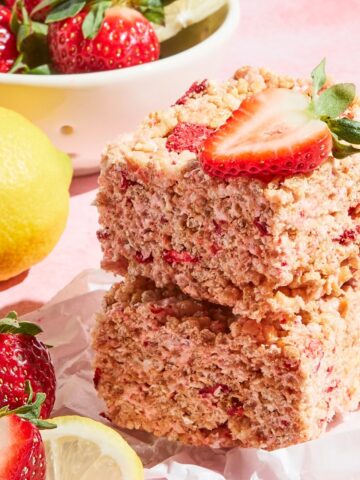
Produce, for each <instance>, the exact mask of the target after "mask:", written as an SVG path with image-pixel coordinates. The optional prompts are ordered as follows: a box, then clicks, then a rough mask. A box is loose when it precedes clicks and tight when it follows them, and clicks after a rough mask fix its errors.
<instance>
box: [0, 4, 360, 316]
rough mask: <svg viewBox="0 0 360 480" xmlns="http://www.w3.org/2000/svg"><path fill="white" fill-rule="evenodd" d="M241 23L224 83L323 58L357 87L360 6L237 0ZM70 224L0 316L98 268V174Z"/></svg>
mask: <svg viewBox="0 0 360 480" xmlns="http://www.w3.org/2000/svg"><path fill="white" fill-rule="evenodd" d="M240 3H241V6H242V18H241V24H240V25H239V29H238V33H237V35H236V38H234V41H233V42H232V43H231V45H230V46H229V47H228V49H227V50H226V51H225V52H224V69H223V70H222V72H219V77H226V76H229V75H231V73H232V72H233V71H234V70H235V69H236V68H237V67H239V66H240V65H244V64H246V65H248V64H252V65H263V66H267V67H269V68H271V69H273V70H276V71H279V72H283V73H288V74H291V75H300V76H307V75H308V74H309V72H310V71H311V69H312V68H313V67H314V66H315V65H316V64H317V63H318V62H319V61H320V60H321V59H322V58H323V57H327V61H328V68H327V69H328V72H330V73H331V75H332V76H334V77H336V78H337V79H339V80H344V81H353V82H355V83H357V85H358V86H360V61H359V45H360V28H359V25H360V1H359V0H347V1H346V2H339V1H338V0H326V1H325V0H296V1H295V0H292V1H289V0H241V1H240ZM71 192H72V197H71V212H70V217H69V221H68V225H67V228H66V231H65V233H64V235H63V236H62V238H61V240H60V242H59V243H58V245H57V246H56V248H55V249H54V250H53V252H52V253H51V254H50V255H49V256H48V257H47V258H46V259H45V260H44V261H43V262H41V263H40V264H38V265H36V266H35V267H33V268H32V269H31V270H30V271H29V273H28V275H27V276H26V275H23V276H22V277H21V278H19V279H16V281H18V282H19V283H17V284H15V285H14V283H15V281H13V282H8V283H7V284H4V283H3V284H1V283H0V312H1V311H6V310H8V309H9V308H15V309H17V310H18V311H19V313H23V312H25V311H30V310H33V309H34V308H37V307H38V306H40V305H41V304H43V303H45V302H47V301H48V300H50V299H51V298H52V297H53V296H54V295H55V294H56V293H57V292H58V291H59V290H60V289H61V288H62V287H64V286H65V285H66V284H67V283H69V281H70V280H71V279H72V278H73V277H74V276H75V275H77V274H78V273H79V272H80V271H81V270H84V269H86V268H96V267H98V266H99V262H100V248H99V246H98V243H97V240H96V235H95V233H96V230H97V214H96V209H95V207H93V206H92V205H91V203H92V202H93V200H94V197H95V193H96V176H91V177H84V178H78V179H75V180H74V182H73V185H72V189H71Z"/></svg>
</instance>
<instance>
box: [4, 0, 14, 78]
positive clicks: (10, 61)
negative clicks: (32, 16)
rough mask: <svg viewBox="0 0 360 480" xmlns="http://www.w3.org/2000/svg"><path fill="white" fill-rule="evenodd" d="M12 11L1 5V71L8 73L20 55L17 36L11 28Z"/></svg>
mask: <svg viewBox="0 0 360 480" xmlns="http://www.w3.org/2000/svg"><path fill="white" fill-rule="evenodd" d="M10 17H11V11H10V10H9V9H8V8H7V7H4V5H0V73H7V72H8V71H9V70H10V69H11V67H12V66H13V65H14V62H15V60H16V58H17V56H18V52H17V49H16V37H15V35H14V34H13V33H12V31H11V29H10Z"/></svg>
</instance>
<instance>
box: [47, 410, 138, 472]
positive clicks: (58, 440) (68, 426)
mask: <svg viewBox="0 0 360 480" xmlns="http://www.w3.org/2000/svg"><path fill="white" fill-rule="evenodd" d="M50 421H51V422H53V423H55V424H56V425H57V428H55V429H53V430H42V431H41V435H42V438H43V441H44V444H45V452H46V462H47V471H46V479H47V480H99V479H100V478H103V479H106V480H143V479H144V471H143V466H142V463H141V460H140V458H139V457H138V456H137V455H136V453H135V452H134V450H133V449H132V448H131V447H130V446H129V445H128V443H127V442H126V441H125V440H124V439H123V438H122V437H121V436H120V435H119V434H118V433H117V432H115V430H112V429H111V428H109V427H106V426H105V425H103V424H102V423H99V422H95V421H94V420H91V419H89V418H85V417H78V416H66V417H57V418H54V419H52V420H50Z"/></svg>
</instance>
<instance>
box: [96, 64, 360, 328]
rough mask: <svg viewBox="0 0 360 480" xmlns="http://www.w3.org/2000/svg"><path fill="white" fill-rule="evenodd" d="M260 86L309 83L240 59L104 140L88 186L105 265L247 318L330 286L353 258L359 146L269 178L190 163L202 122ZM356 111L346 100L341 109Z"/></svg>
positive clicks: (335, 290) (359, 196)
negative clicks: (225, 173) (309, 168)
mask: <svg viewBox="0 0 360 480" xmlns="http://www.w3.org/2000/svg"><path fill="white" fill-rule="evenodd" d="M268 87H283V88H289V89H299V90H301V91H303V92H304V93H309V89H310V87H309V84H308V83H307V82H305V81H300V80H293V79H291V78H288V77H281V76H277V75H274V74H272V73H270V72H268V71H265V70H263V69H254V68H248V67H245V68H242V69H240V70H238V71H237V72H236V73H235V75H234V77H233V78H232V79H230V80H229V81H228V82H226V83H224V84H217V83H215V82H210V81H207V80H204V81H203V82H198V83H196V84H194V85H193V86H192V87H191V89H190V90H189V91H188V92H187V93H186V94H185V95H184V96H183V97H182V98H180V99H179V100H178V101H177V102H176V104H175V105H173V106H171V107H170V108H168V109H167V110H164V111H162V112H155V113H152V114H150V115H149V116H148V117H147V118H146V119H145V121H144V122H143V123H142V124H141V125H140V127H139V128H138V130H137V131H135V132H134V133H133V134H130V135H125V136H122V137H121V138H120V139H119V140H118V141H117V142H116V143H113V144H111V145H109V146H108V148H107V150H106V152H105V154H104V157H103V160H102V172H101V176H100V189H99V193H98V197H97V204H98V208H99V211H100V224H101V229H100V230H99V232H98V237H99V239H100V241H101V244H102V248H103V252H104V257H103V263H102V265H103V267H104V268H105V269H107V270H111V271H113V272H115V273H120V274H122V273H124V272H125V271H128V272H129V273H130V274H132V275H141V276H145V277H148V278H151V279H152V280H153V281H154V282H155V284H156V285H157V286H158V287H163V286H165V285H167V284H171V283H173V284H176V285H178V286H179V287H180V289H182V290H183V292H185V293H186V294H188V295H190V296H192V297H193V298H196V299H201V300H210V301H212V302H214V303H218V304H221V305H225V306H230V307H232V308H233V311H234V313H236V314H241V315H244V316H247V317H249V318H253V319H255V320H260V319H262V318H264V317H266V315H267V314H268V313H269V312H282V311H283V312H286V313H298V312H302V311H306V309H307V305H308V304H309V302H311V301H312V300H317V299H319V298H322V297H324V296H329V295H331V296H338V295H339V294H340V292H341V287H342V286H343V285H344V284H345V283H346V282H349V281H351V279H352V277H353V275H354V272H355V271H356V270H357V269H358V268H359V241H358V237H359V238H360V236H359V235H360V225H359V216H360V161H359V160H360V158H359V155H353V156H351V157H348V158H345V159H342V160H338V159H334V158H333V157H329V158H328V159H327V160H326V161H325V162H324V163H323V164H322V165H321V166H320V167H318V168H316V169H315V170H314V171H313V172H312V173H310V174H298V175H294V176H292V177H289V178H286V179H279V178H278V179H274V180H272V181H270V182H263V181H261V180H257V179H251V178H229V179H220V178H213V177H211V176H209V175H208V174H206V173H205V172H204V171H203V170H202V168H201V165H200V163H199V159H198V151H199V145H201V143H202V142H203V141H204V138H206V136H208V135H209V132H212V131H213V129H216V128H217V127H219V126H220V125H222V124H223V123H224V122H225V121H226V120H227V118H228V117H229V116H230V115H231V114H232V112H233V111H234V110H235V109H237V108H238V107H239V105H240V103H241V102H242V100H243V99H244V98H245V97H246V96H248V95H252V94H254V93H256V92H259V91H261V90H263V89H265V88H268ZM359 111H360V107H359V104H358V103H355V104H353V106H352V107H351V109H350V111H349V112H348V115H349V116H351V117H353V118H356V117H357V116H358V114H359ZM359 116H360V115H359Z"/></svg>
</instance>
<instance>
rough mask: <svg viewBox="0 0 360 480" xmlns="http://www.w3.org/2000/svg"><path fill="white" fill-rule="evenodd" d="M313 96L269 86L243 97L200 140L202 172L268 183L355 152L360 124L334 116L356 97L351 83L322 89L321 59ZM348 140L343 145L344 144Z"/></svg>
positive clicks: (359, 138) (359, 141)
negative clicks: (213, 129) (254, 179)
mask: <svg viewBox="0 0 360 480" xmlns="http://www.w3.org/2000/svg"><path fill="white" fill-rule="evenodd" d="M312 78H313V95H312V98H310V97H308V96H307V95H305V94H303V93H302V92H300V91H295V90H288V89H284V88H269V89H267V90H264V91H262V92H260V93H258V94H255V95H253V96H251V97H247V98H246V99H245V100H244V101H243V102H242V103H241V105H240V107H239V109H238V110H236V111H235V112H233V114H232V115H231V117H230V118H229V119H228V120H227V122H225V124H224V125H222V126H221V127H220V128H219V129H218V130H217V131H216V132H214V133H213V134H212V135H210V136H209V137H208V139H207V140H206V141H205V142H204V144H203V146H202V149H201V152H200V162H201V165H202V168H203V169H204V171H205V172H206V173H208V174H209V175H211V176H214V177H219V178H231V177H249V178H259V179H261V180H264V181H269V180H271V179H273V178H275V177H282V178H285V177H289V176H293V175H295V174H299V173H309V172H312V171H313V170H315V169H316V168H317V167H318V166H319V165H320V164H321V163H323V162H324V161H325V160H326V159H327V158H328V157H329V156H330V155H333V156H334V157H338V158H343V157H344V156H347V155H351V154H353V153H357V152H359V149H357V148H355V147H353V146H352V144H358V143H360V122H357V121H353V120H351V119H346V118H338V117H339V116H340V115H341V114H343V112H344V111H346V109H347V108H348V107H349V106H350V104H351V103H352V102H353V100H354V98H355V85H354V84H351V83H344V84H337V85H332V86H330V87H329V88H327V89H325V90H324V91H322V92H321V93H320V94H319V91H320V90H321V89H322V87H323V86H324V85H325V81H326V75H325V61H324V60H323V61H322V62H321V63H320V64H319V65H318V67H317V68H316V69H314V71H313V72H312ZM344 141H345V142H347V143H344Z"/></svg>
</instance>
